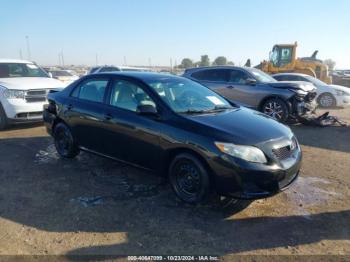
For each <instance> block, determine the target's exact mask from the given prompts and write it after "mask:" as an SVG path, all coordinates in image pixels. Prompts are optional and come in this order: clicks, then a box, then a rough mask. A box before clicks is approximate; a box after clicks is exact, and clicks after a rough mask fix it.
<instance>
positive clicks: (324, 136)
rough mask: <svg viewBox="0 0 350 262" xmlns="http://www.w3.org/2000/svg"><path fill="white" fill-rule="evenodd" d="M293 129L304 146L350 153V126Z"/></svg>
mask: <svg viewBox="0 0 350 262" xmlns="http://www.w3.org/2000/svg"><path fill="white" fill-rule="evenodd" d="M291 129H292V130H293V132H294V134H295V135H296V136H297V138H298V140H299V143H300V144H302V145H305V146H311V147H317V148H321V149H327V150H334V151H341V152H346V153H350V126H346V127H338V126H334V127H333V126H331V127H314V126H303V125H292V126H291Z"/></svg>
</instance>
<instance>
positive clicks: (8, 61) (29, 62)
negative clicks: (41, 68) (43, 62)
mask: <svg viewBox="0 0 350 262" xmlns="http://www.w3.org/2000/svg"><path fill="white" fill-rule="evenodd" d="M0 63H18V64H34V63H33V62H31V61H27V60H20V59H7V58H0Z"/></svg>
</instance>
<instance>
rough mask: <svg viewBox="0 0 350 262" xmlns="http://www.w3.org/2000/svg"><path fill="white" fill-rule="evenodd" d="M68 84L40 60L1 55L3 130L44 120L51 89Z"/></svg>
mask: <svg viewBox="0 0 350 262" xmlns="http://www.w3.org/2000/svg"><path fill="white" fill-rule="evenodd" d="M62 88H64V84H62V82H60V81H58V80H56V79H52V78H50V77H49V75H48V74H47V73H46V72H45V71H44V70H43V69H41V68H40V67H38V66H37V65H36V64H34V63H32V62H29V61H23V60H12V59H0V130H2V129H4V128H5V127H6V126H8V125H9V124H12V123H23V122H34V121H42V115H43V106H44V104H45V103H46V96H47V93H48V92H49V90H53V89H54V90H57V89H62Z"/></svg>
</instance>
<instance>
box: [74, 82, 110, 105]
mask: <svg viewBox="0 0 350 262" xmlns="http://www.w3.org/2000/svg"><path fill="white" fill-rule="evenodd" d="M107 86H108V79H89V80H86V81H84V82H83V83H82V84H80V85H79V86H78V87H76V88H75V89H74V91H73V93H72V97H76V98H79V99H82V100H88V101H92V102H98V103H103V99H104V96H105V92H106V90H107Z"/></svg>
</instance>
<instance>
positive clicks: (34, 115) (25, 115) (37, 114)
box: [16, 112, 43, 120]
mask: <svg viewBox="0 0 350 262" xmlns="http://www.w3.org/2000/svg"><path fill="white" fill-rule="evenodd" d="M42 117H43V112H29V113H19V114H17V115H16V118H17V119H23V120H27V119H28V120H29V119H40V118H42Z"/></svg>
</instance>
